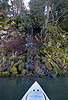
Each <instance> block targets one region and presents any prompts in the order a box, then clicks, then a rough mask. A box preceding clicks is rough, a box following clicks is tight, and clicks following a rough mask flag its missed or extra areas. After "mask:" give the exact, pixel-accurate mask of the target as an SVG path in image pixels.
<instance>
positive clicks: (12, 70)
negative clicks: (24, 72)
mask: <svg viewBox="0 0 68 100" xmlns="http://www.w3.org/2000/svg"><path fill="white" fill-rule="evenodd" d="M10 73H12V74H13V73H15V74H17V68H16V67H15V66H13V67H12V68H11V69H10Z"/></svg>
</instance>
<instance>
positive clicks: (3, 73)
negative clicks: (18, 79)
mask: <svg viewBox="0 0 68 100" xmlns="http://www.w3.org/2000/svg"><path fill="white" fill-rule="evenodd" d="M2 76H10V73H9V72H7V71H5V72H2Z"/></svg>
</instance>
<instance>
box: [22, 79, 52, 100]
mask: <svg viewBox="0 0 68 100" xmlns="http://www.w3.org/2000/svg"><path fill="white" fill-rule="evenodd" d="M38 99H39V100H50V99H49V98H48V96H47V95H46V94H45V92H44V91H43V89H42V88H41V86H40V85H39V84H38V83H37V82H36V81H35V83H34V84H33V85H32V86H31V87H30V88H29V90H28V91H27V92H26V94H25V95H24V96H23V98H22V99H21V100H38Z"/></svg>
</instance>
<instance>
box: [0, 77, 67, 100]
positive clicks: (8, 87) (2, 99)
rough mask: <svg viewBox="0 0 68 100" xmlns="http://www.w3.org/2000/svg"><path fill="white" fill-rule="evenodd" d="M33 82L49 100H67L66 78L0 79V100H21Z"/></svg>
mask: <svg viewBox="0 0 68 100" xmlns="http://www.w3.org/2000/svg"><path fill="white" fill-rule="evenodd" d="M34 81H37V82H38V83H39V84H40V85H41V87H42V88H43V89H44V91H45V92H46V94H47V95H48V96H49V98H50V100H68V77H59V78H55V79H54V78H49V77H46V78H36V77H33V78H32V77H26V78H23V77H19V78H13V77H11V78H0V100H21V98H22V96H23V95H24V94H25V92H26V91H27V90H28V88H29V87H30V86H31V85H32V84H33V83H34Z"/></svg>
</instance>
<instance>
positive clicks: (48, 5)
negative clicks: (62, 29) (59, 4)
mask: <svg viewBox="0 0 68 100" xmlns="http://www.w3.org/2000/svg"><path fill="white" fill-rule="evenodd" d="M49 8H50V2H49V0H48V2H47V14H46V15H47V18H46V21H45V24H47V23H48V19H49Z"/></svg>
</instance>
